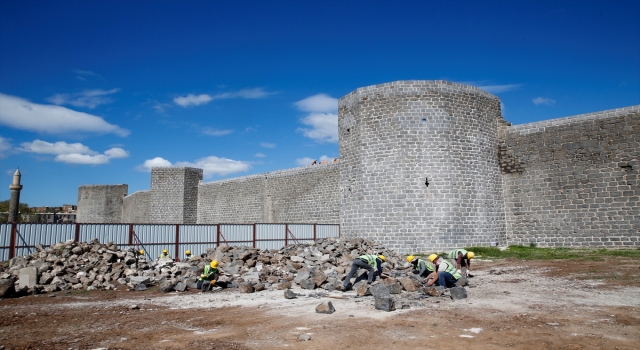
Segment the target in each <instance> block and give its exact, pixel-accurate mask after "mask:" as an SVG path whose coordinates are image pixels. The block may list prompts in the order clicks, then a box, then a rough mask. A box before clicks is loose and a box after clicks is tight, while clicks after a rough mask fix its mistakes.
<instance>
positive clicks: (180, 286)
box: [174, 282, 187, 292]
mask: <svg viewBox="0 0 640 350" xmlns="http://www.w3.org/2000/svg"><path fill="white" fill-rule="evenodd" d="M174 289H175V290H176V291H178V292H184V291H186V290H187V284H186V283H184V282H178V283H176V286H175V287H174Z"/></svg>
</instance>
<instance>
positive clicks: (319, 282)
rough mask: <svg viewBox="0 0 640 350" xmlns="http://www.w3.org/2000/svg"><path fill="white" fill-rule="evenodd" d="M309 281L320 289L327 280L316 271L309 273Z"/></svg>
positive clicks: (320, 272) (321, 273)
mask: <svg viewBox="0 0 640 350" xmlns="http://www.w3.org/2000/svg"><path fill="white" fill-rule="evenodd" d="M311 279H312V280H313V282H314V283H315V284H316V287H320V286H321V285H322V283H324V281H326V280H327V275H325V274H324V273H323V272H322V271H319V270H317V269H316V270H313V271H312V272H311Z"/></svg>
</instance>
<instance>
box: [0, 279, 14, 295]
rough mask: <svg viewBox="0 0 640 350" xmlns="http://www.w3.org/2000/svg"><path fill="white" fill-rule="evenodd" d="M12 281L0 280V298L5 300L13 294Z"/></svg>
mask: <svg viewBox="0 0 640 350" xmlns="http://www.w3.org/2000/svg"><path fill="white" fill-rule="evenodd" d="M15 291H16V290H15V288H14V286H13V279H9V278H5V279H1V280H0V298H7V297H10V296H12V295H13V293H15Z"/></svg>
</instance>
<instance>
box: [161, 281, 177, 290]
mask: <svg viewBox="0 0 640 350" xmlns="http://www.w3.org/2000/svg"><path fill="white" fill-rule="evenodd" d="M159 288H160V291H161V292H162V293H168V292H172V291H173V290H174V287H173V283H171V281H164V282H162V283H160V286H159Z"/></svg>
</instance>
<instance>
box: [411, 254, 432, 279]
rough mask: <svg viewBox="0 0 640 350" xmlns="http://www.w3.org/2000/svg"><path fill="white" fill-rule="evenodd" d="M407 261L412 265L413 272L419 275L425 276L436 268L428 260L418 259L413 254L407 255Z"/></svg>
mask: <svg viewBox="0 0 640 350" xmlns="http://www.w3.org/2000/svg"><path fill="white" fill-rule="evenodd" d="M407 261H408V262H410V263H411V264H412V265H413V273H414V274H418V276H420V277H423V278H426V277H428V276H429V275H430V274H432V273H433V272H436V268H435V267H434V266H433V265H432V264H431V263H430V262H428V261H426V260H422V259H418V258H416V257H415V256H413V255H409V256H408V257H407Z"/></svg>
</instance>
